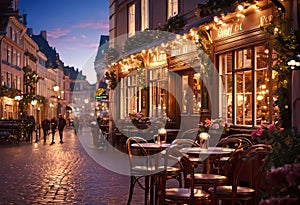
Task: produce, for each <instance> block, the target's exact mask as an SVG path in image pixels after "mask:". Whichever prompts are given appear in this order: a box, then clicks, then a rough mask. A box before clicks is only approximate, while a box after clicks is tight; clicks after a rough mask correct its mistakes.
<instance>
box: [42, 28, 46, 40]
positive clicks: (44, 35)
mask: <svg viewBox="0 0 300 205" xmlns="http://www.w3.org/2000/svg"><path fill="white" fill-rule="evenodd" d="M41 36H43V38H44V39H45V40H47V31H45V30H42V31H41Z"/></svg>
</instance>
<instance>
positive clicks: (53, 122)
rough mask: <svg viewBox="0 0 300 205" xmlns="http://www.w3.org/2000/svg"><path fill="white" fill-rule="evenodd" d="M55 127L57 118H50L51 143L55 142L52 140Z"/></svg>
mask: <svg viewBox="0 0 300 205" xmlns="http://www.w3.org/2000/svg"><path fill="white" fill-rule="evenodd" d="M56 128H57V120H56V119H55V117H54V118H52V119H51V132H52V142H51V145H52V144H54V143H55V141H54V135H55V132H56Z"/></svg>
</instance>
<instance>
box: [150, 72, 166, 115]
mask: <svg viewBox="0 0 300 205" xmlns="http://www.w3.org/2000/svg"><path fill="white" fill-rule="evenodd" d="M149 76H150V117H156V116H162V115H165V114H166V113H168V111H167V102H168V69H167V68H155V69H150V71H149Z"/></svg>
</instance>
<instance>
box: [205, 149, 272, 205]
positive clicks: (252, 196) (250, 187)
mask: <svg viewBox="0 0 300 205" xmlns="http://www.w3.org/2000/svg"><path fill="white" fill-rule="evenodd" d="M240 150H242V149H240ZM270 152H271V147H270V146H268V145H264V144H258V145H253V146H251V147H249V148H248V149H247V150H244V151H240V152H236V153H235V155H234V157H231V158H230V160H229V162H228V163H227V166H226V170H225V175H226V176H227V178H228V179H229V180H228V184H226V185H221V186H217V187H215V188H212V187H211V188H209V189H208V191H209V192H210V193H211V194H212V195H213V197H214V201H219V200H221V201H231V204H232V205H234V204H236V202H239V203H241V204H242V202H243V204H246V202H248V201H249V200H254V204H256V198H257V194H258V192H259V187H260V185H261V182H262V178H263V177H262V176H263V173H264V165H265V159H266V157H267V155H268V154H269V153H270ZM237 153H239V154H237ZM232 173H233V175H231V176H232V178H231V176H229V174H232Z"/></svg>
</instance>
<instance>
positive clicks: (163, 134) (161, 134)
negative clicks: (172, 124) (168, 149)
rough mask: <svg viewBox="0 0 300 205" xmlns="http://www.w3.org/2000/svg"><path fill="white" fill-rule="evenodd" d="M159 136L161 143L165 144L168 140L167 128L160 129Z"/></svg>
mask: <svg viewBox="0 0 300 205" xmlns="http://www.w3.org/2000/svg"><path fill="white" fill-rule="evenodd" d="M158 136H159V138H160V143H161V144H165V143H166V141H167V131H166V129H165V128H161V129H159V130H158Z"/></svg>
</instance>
